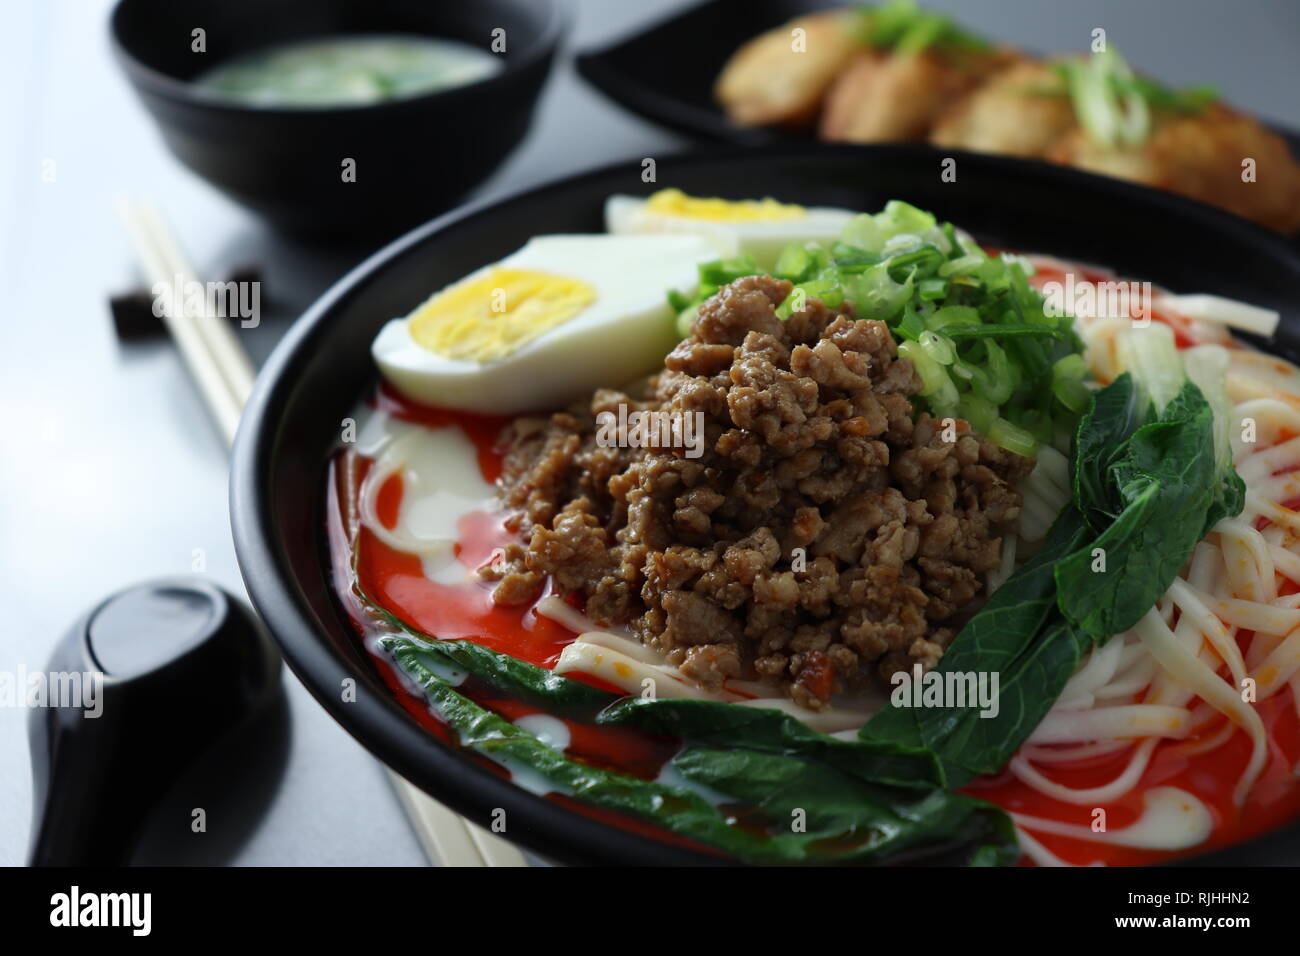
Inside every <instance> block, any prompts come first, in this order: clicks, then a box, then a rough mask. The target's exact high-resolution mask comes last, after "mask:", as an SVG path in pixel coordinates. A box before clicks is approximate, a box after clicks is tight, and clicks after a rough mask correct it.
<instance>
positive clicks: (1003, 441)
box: [988, 417, 1038, 458]
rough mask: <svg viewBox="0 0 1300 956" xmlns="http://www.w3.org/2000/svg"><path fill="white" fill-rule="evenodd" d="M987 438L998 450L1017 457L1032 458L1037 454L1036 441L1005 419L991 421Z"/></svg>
mask: <svg viewBox="0 0 1300 956" xmlns="http://www.w3.org/2000/svg"><path fill="white" fill-rule="evenodd" d="M988 436H989V440H990V441H992V442H993V444H995V445H997V446H998V447H999V448H1005V449H1006V450H1007V451H1009V452H1014V453H1015V454H1017V455H1024V456H1025V457H1026V458H1033V457H1034V456H1035V455H1037V454H1038V440H1037V439H1035V438H1034V436H1033V435H1031V434H1030V433H1029V432H1027V431H1025V430H1024V429H1023V428H1020V427H1018V426H1016V425H1013V424H1011V422H1009V421H1007V420H1006V419H1005V418H1000V417H999V418H995V419H993V421H992V423H991V424H990V425H989V428H988Z"/></svg>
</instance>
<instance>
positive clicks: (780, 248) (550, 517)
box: [326, 190, 1300, 866]
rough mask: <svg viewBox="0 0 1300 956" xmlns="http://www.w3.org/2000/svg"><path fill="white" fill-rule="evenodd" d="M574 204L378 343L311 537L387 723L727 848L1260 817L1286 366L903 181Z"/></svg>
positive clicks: (1165, 849)
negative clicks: (574, 210) (800, 201)
mask: <svg viewBox="0 0 1300 956" xmlns="http://www.w3.org/2000/svg"><path fill="white" fill-rule="evenodd" d="M608 212H609V214H610V215H609V225H610V233H609V234H604V235H585V236H576V235H569V236H545V237H538V238H535V239H533V240H532V241H530V242H529V243H528V244H527V245H526V246H524V247H523V248H522V249H521V250H519V251H518V252H516V253H515V254H513V255H511V256H509V257H507V258H505V259H503V260H501V261H500V262H498V263H493V264H485V265H484V266H483V268H482V269H481V270H479V271H478V272H476V273H473V274H471V275H469V276H467V277H465V278H464V279H462V280H460V281H458V282H455V283H453V284H452V285H450V286H448V287H447V288H445V289H443V290H440V291H438V292H436V293H435V294H434V295H432V296H431V297H430V298H429V299H428V300H427V301H425V302H424V303H422V304H419V305H416V306H415V308H414V309H413V311H412V312H411V313H410V314H409V315H407V316H404V317H401V318H397V319H393V320H392V321H391V322H390V323H389V324H388V325H387V326H385V328H384V329H383V331H382V332H381V333H380V335H379V336H378V337H377V339H376V340H375V343H374V348H373V353H374V357H375V360H376V364H377V366H378V367H379V369H380V371H381V373H382V375H383V382H382V383H381V384H380V385H379V386H378V388H377V389H376V390H375V392H374V393H373V395H372V396H371V397H370V398H369V399H368V400H367V401H366V402H365V404H364V405H363V406H362V407H361V408H359V409H358V410H357V413H356V416H355V418H356V422H357V427H356V431H355V434H349V435H345V440H344V441H343V442H342V443H341V444H340V446H339V449H338V451H337V454H336V455H335V456H334V458H333V459H332V463H331V467H330V476H329V491H330V493H329V495H328V502H329V505H328V509H327V512H328V513H327V515H326V521H327V524H328V530H329V541H330V550H331V557H332V568H333V580H334V585H335V588H336V591H337V593H338V596H339V599H340V601H341V602H342V603H343V604H344V606H345V607H346V608H347V610H348V611H349V613H350V615H351V617H352V620H353V621H354V622H355V624H356V627H357V633H358V639H359V640H360V641H362V643H363V644H364V646H365V647H366V648H367V650H368V651H369V652H370V653H371V654H372V655H373V658H374V660H375V664H376V668H377V670H378V672H379V673H380V674H381V675H383V677H384V679H385V681H386V682H387V683H388V685H389V687H390V688H391V690H392V693H393V694H394V695H395V697H396V698H397V699H398V700H400V701H401V702H402V703H403V705H404V706H405V708H406V709H407V711H408V712H409V713H410V714H411V715H412V716H413V717H414V719H416V720H418V721H419V722H420V723H421V724H422V725H423V726H425V727H426V728H427V729H428V730H429V732H431V733H433V734H435V735H436V736H438V737H439V738H440V739H442V740H443V741H445V742H446V743H447V744H448V745H450V746H453V747H457V748H460V749H461V750H462V751H463V753H464V756H465V758H466V759H467V760H471V761H475V762H478V763H480V764H482V765H483V766H485V767H489V768H491V769H492V770H493V771H494V772H497V773H500V774H504V775H508V776H509V778H510V779H511V780H512V781H513V782H514V783H516V784H517V785H518V786H520V787H523V788H525V789H527V790H529V791H531V792H532V793H534V794H537V795H539V796H541V797H543V798H544V799H547V800H549V801H553V802H556V803H559V804H561V805H564V806H567V807H570V808H572V809H574V810H576V811H578V812H582V813H587V814H590V815H594V816H597V817H599V818H600V819H602V820H606V821H608V822H611V823H614V824H615V825H618V826H621V827H625V828H629V829H632V830H635V831H637V832H641V833H644V834H646V835H647V836H650V837H653V838H656V839H664V840H672V841H678V842H682V843H684V844H686V845H689V846H692V847H695V848H697V849H699V850H702V851H704V852H711V853H717V854H722V855H724V856H726V857H730V858H733V859H739V860H743V861H748V862H757V863H843V862H857V863H867V864H876V863H890V862H898V861H904V860H906V861H911V860H916V859H938V860H941V861H944V862H962V863H969V864H1016V863H1019V864H1022V865H1043V866H1057V865H1092V864H1108V865H1132V864H1150V863H1155V862H1160V861H1164V860H1169V859H1176V858H1178V857H1181V856H1187V855H1190V854H1197V853H1203V852H1205V851H1207V850H1210V849H1213V848H1215V847H1220V846H1224V845H1227V844H1231V843H1235V842H1238V841H1241V840H1244V839H1247V838H1249V837H1252V836H1254V835H1257V834H1260V833H1264V832H1266V831H1268V830H1271V829H1274V828H1276V827H1278V826H1280V825H1282V824H1284V823H1286V822H1287V821H1289V820H1291V819H1293V818H1294V817H1295V816H1296V815H1297V813H1300V787H1297V779H1296V771H1297V764H1298V763H1300V711H1298V709H1297V701H1298V700H1300V694H1298V692H1300V517H1297V514H1298V512H1297V510H1296V509H1297V506H1298V505H1300V477H1298V476H1300V374H1298V372H1297V369H1296V368H1295V367H1294V366H1293V365H1291V364H1290V363H1288V362H1286V361H1284V360H1282V359H1279V358H1275V357H1273V356H1270V355H1267V354H1264V353H1262V352H1259V351H1256V350H1254V349H1252V348H1250V347H1248V346H1247V345H1245V344H1243V343H1242V342H1241V341H1239V340H1237V339H1236V338H1235V337H1234V334H1233V330H1234V329H1241V330H1246V331H1250V332H1254V333H1257V334H1261V335H1264V336H1267V335H1269V334H1271V332H1272V330H1273V327H1274V326H1275V324H1276V321H1277V315H1276V313H1272V312H1269V311H1268V310H1264V309H1259V308H1256V307H1254V306H1251V305H1248V304H1245V303H1237V302H1232V301H1228V300H1225V299H1221V298H1218V297H1214V296H1204V295H1175V294H1172V293H1170V292H1167V291H1164V290H1162V289H1159V288H1155V287H1152V286H1151V285H1150V284H1149V283H1142V282H1128V281H1126V280H1124V279H1123V278H1122V277H1117V276H1115V275H1113V274H1111V273H1110V272H1108V271H1106V270H1105V269H1103V268H1100V267H1097V266H1092V265H1082V264H1075V263H1068V262H1063V261H1060V260H1057V259H1053V258H1050V257H1046V256H1038V255H1033V254H1012V253H1009V252H998V251H992V250H988V249H984V248H981V247H980V246H979V245H978V244H977V243H975V242H974V241H973V240H972V239H971V238H970V237H969V236H968V235H966V234H965V233H963V232H962V231H961V230H960V229H958V228H956V227H955V226H953V225H952V224H948V223H942V222H939V221H937V220H936V219H935V217H933V216H932V215H930V214H929V213H926V212H924V211H922V210H919V209H915V208H913V207H911V206H908V205H907V204H905V203H899V202H893V203H890V204H888V205H887V206H886V208H885V209H884V210H883V211H881V212H879V213H876V214H874V215H868V214H861V213H856V212H854V211H851V210H829V209H805V208H803V207H800V206H795V205H790V204H786V203H781V202H778V201H777V200H774V199H762V200H725V199H713V198H705V197H690V196H686V195H684V194H682V193H680V192H677V191H675V190H665V191H664V192H663V193H662V194H657V195H656V196H652V197H650V198H648V199H636V198H633V197H611V200H610V204H609V207H608ZM792 819H798V820H799V825H798V826H793V825H792V822H791V821H792ZM1099 821H1100V825H1099Z"/></svg>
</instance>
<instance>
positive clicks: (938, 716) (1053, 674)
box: [861, 508, 1087, 787]
mask: <svg viewBox="0 0 1300 956" xmlns="http://www.w3.org/2000/svg"><path fill="white" fill-rule="evenodd" d="M1086 540H1087V533H1086V529H1085V528H1084V525H1083V522H1082V520H1081V519H1080V517H1079V514H1078V512H1077V511H1075V510H1074V509H1073V508H1069V509H1067V510H1066V511H1065V513H1063V514H1062V515H1061V516H1060V517H1059V518H1057V520H1056V523H1055V524H1054V525H1053V526H1052V530H1051V532H1050V533H1049V535H1048V537H1047V541H1046V543H1045V544H1044V545H1043V547H1042V548H1041V549H1040V550H1039V552H1038V553H1037V554H1036V555H1034V557H1033V558H1031V559H1030V560H1029V561H1028V562H1026V563H1025V565H1024V566H1023V567H1021V568H1020V570H1019V571H1017V572H1016V573H1015V574H1013V575H1012V576H1011V578H1010V579H1009V580H1007V581H1006V582H1005V583H1004V584H1003V585H1002V586H1001V587H1000V588H998V589H997V590H996V591H995V592H993V595H992V596H991V597H990V598H989V600H988V603H986V604H985V606H984V607H983V608H982V609H981V610H980V612H979V613H978V614H976V615H975V616H974V617H973V618H971V620H970V622H969V623H968V624H967V625H966V626H965V627H964V628H962V630H961V633H959V634H958V635H957V637H956V639H955V640H954V641H953V643H952V646H951V647H950V648H949V649H948V651H947V653H945V654H944V656H943V657H942V658H941V659H940V661H939V666H938V668H937V670H938V672H939V673H940V674H949V673H976V674H979V673H984V674H992V673H996V674H998V675H999V678H998V693H999V706H998V714H997V716H996V717H981V716H980V713H979V711H978V710H977V709H975V708H969V707H961V708H959V707H922V708H902V707H894V706H888V707H885V708H883V709H882V710H881V711H880V712H879V713H877V714H876V715H875V716H874V717H872V718H871V720H869V721H868V722H867V724H866V726H865V727H863V729H862V734H861V736H862V738H863V739H864V740H876V741H887V742H892V743H896V744H902V745H907V746H912V747H927V748H929V749H931V750H933V751H934V752H935V753H936V754H937V755H938V756H939V758H940V759H941V760H942V761H943V763H944V770H945V773H946V775H947V778H948V785H949V786H953V787H959V786H962V785H963V784H965V783H967V782H968V781H970V780H971V779H973V778H974V777H976V776H979V775H980V774H983V773H996V772H997V771H998V770H1000V769H1002V767H1003V766H1005V765H1006V762H1007V760H1009V759H1010V758H1011V755H1012V754H1014V753H1015V752H1016V749H1017V748H1018V747H1019V746H1020V744H1021V743H1022V742H1023V741H1024V740H1025V738H1026V737H1028V736H1029V734H1030V733H1031V732H1032V731H1033V729H1034V727H1036V726H1037V725H1038V722H1039V721H1040V720H1042V718H1043V715H1044V714H1046V713H1047V711H1048V710H1050V709H1051V706H1052V703H1053V702H1054V701H1055V700H1056V698H1057V696H1058V695H1059V694H1060V691H1061V688H1062V687H1064V686H1065V682H1066V681H1067V680H1069V677H1070V674H1071V673H1073V671H1074V667H1075V665H1076V664H1077V663H1078V659H1079V653H1080V651H1081V644H1080V642H1079V641H1078V640H1077V639H1076V637H1075V635H1074V634H1072V633H1071V632H1070V631H1069V629H1068V628H1063V627H1062V626H1061V624H1062V622H1061V621H1060V615H1059V612H1058V611H1057V607H1056V581H1055V579H1054V577H1053V573H1052V569H1053V564H1054V563H1055V562H1056V561H1057V560H1059V559H1060V558H1061V557H1063V556H1065V555H1068V554H1070V553H1072V552H1074V551H1075V550H1077V549H1078V548H1079V547H1081V546H1082V544H1083V543H1084V542H1085V541H1086Z"/></svg>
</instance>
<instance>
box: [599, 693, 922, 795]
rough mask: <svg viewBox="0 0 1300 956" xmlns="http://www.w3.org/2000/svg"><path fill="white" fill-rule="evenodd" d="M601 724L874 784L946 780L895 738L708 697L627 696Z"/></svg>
mask: <svg viewBox="0 0 1300 956" xmlns="http://www.w3.org/2000/svg"><path fill="white" fill-rule="evenodd" d="M598 722H599V723H601V724H627V725H630V726H635V727H640V728H641V729H642V730H645V731H648V732H649V733H654V734H663V735H665V736H670V737H680V738H682V739H683V740H691V741H695V742H697V743H702V744H711V745H714V746H725V747H737V746H739V747H744V748H745V749H746V750H754V751H759V752H763V753H773V754H783V755H798V756H801V757H807V758H810V759H815V760H818V761H820V762H822V763H825V764H828V765H830V766H833V767H835V768H836V769H837V770H840V771H842V772H843V773H846V774H848V775H850V776H854V777H857V778H859V779H861V780H863V781H866V782H868V783H885V784H890V785H891V786H898V787H907V788H921V789H925V788H927V787H937V786H942V785H943V783H944V779H943V774H942V771H941V770H940V767H939V763H938V761H937V760H936V759H935V756H934V754H932V753H930V752H929V751H927V750H923V749H920V748H917V747H907V746H904V745H901V744H898V743H891V742H882V741H869V742H859V741H848V740H839V739H837V738H835V737H830V736H827V735H826V734H822V733H818V732H817V731H815V730H812V729H810V728H809V727H808V726H807V725H806V724H804V723H803V722H802V721H800V720H796V719H795V718H794V717H791V716H790V715H789V714H785V713H782V712H781V711H779V710H766V709H760V708H755V707H737V706H735V705H733V704H725V703H719V702H717V701H708V700H647V699H645V698H640V697H627V698H624V699H623V700H621V701H619V702H618V703H616V704H613V705H612V706H610V707H609V708H608V709H606V710H605V711H604V712H603V713H601V715H600V717H599V718H598Z"/></svg>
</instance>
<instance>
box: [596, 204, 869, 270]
mask: <svg viewBox="0 0 1300 956" xmlns="http://www.w3.org/2000/svg"><path fill="white" fill-rule="evenodd" d="M854 215H856V214H855V213H853V212H850V211H848V210H847V209H831V208H829V207H824V206H812V207H807V206H796V205H792V204H790V203H782V202H777V201H776V200H775V199H737V200H733V199H716V198H702V197H698V196H688V195H687V194H686V193H684V192H682V191H681V190H680V189H661V190H659V191H658V192H656V193H653V194H652V195H650V196H649V197H647V198H645V199H640V198H637V197H636V196H610V197H609V199H607V200H606V201H605V228H606V229H608V230H609V231H610V232H611V233H613V234H614V235H645V234H654V233H670V234H671V233H685V234H687V235H695V236H702V237H704V238H706V239H708V240H709V241H710V242H711V243H713V246H714V249H715V250H716V252H717V257H718V258H728V257H730V256H735V255H738V254H741V253H744V254H747V255H750V256H753V257H754V261H755V262H757V263H758V265H759V268H762V269H770V268H772V267H773V266H774V265H775V264H776V260H777V258H778V257H779V256H780V255H781V250H782V249H784V248H785V247H786V246H788V245H790V244H791V243H796V242H824V243H828V244H829V243H832V242H834V241H835V240H837V239H839V237H840V233H841V232H842V231H843V229H844V226H845V224H846V223H847V222H848V221H849V220H850V219H852V218H853V217H854Z"/></svg>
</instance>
